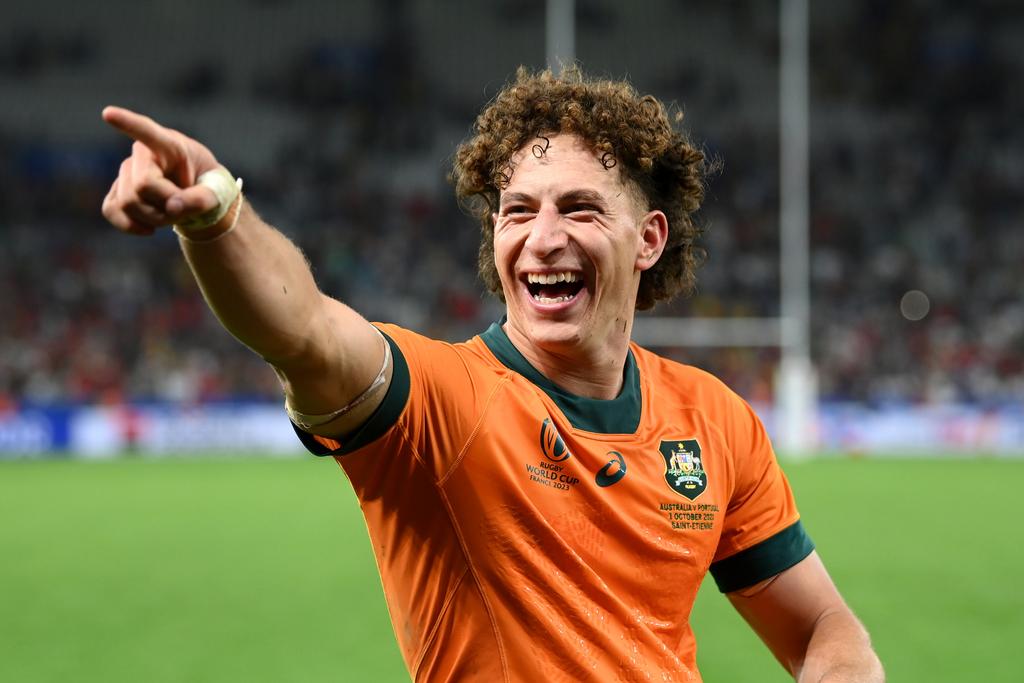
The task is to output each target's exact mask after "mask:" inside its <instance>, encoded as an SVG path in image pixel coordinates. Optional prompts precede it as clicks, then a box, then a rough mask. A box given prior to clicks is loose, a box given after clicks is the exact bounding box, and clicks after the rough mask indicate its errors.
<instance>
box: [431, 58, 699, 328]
mask: <svg viewBox="0 0 1024 683" xmlns="http://www.w3.org/2000/svg"><path fill="white" fill-rule="evenodd" d="M674 119H675V123H677V124H678V123H680V122H681V121H682V114H681V112H677V113H676V115H675V117H674ZM558 133H572V134H575V135H578V136H579V137H580V138H582V139H583V140H584V142H586V143H587V144H588V145H590V146H591V147H592V148H593V150H594V153H595V154H596V155H598V157H599V158H600V160H601V163H602V164H603V165H604V166H605V167H606V168H611V167H612V166H615V165H618V166H619V167H620V171H621V172H622V174H623V177H624V178H625V179H626V180H627V182H630V183H632V184H633V185H634V186H635V189H636V190H639V193H638V196H642V197H644V198H645V199H646V201H647V204H648V207H647V208H648V209H660V210H661V211H663V212H664V213H665V216H666V217H667V218H668V226H669V233H668V242H667V244H666V245H665V251H664V252H663V253H662V255H661V258H660V259H659V260H658V262H657V263H656V264H655V265H654V266H653V267H651V268H650V269H649V270H646V271H644V272H643V274H642V275H641V277H640V290H639V292H638V294H637V301H636V307H637V308H638V309H640V310H646V309H649V308H651V307H653V306H654V304H656V303H657V302H659V301H664V300H668V299H670V298H672V297H673V296H675V295H677V294H680V293H683V294H689V293H691V292H692V291H693V289H694V285H695V282H696V275H695V272H696V269H697V267H698V266H699V265H700V263H701V262H702V261H703V259H704V255H705V252H704V249H703V248H702V247H700V246H698V245H697V244H696V240H697V238H698V237H699V236H700V234H701V232H702V229H701V227H700V226H699V225H698V224H697V223H696V222H695V220H694V213H695V212H696V211H697V209H698V208H699V207H700V203H701V201H702V200H703V198H704V177H705V174H706V173H707V171H708V167H707V164H706V162H705V155H704V153H703V152H702V151H701V150H699V149H697V148H696V147H694V146H693V145H692V144H691V142H690V140H689V138H688V137H687V136H686V134H685V132H683V131H681V130H679V129H677V128H676V127H674V126H673V125H672V122H671V121H670V119H669V115H668V112H667V111H666V109H665V106H664V105H663V104H662V103H661V102H659V101H658V100H657V99H655V98H654V97H653V96H652V95H643V96H641V95H639V94H638V93H637V92H636V90H635V89H634V88H633V86H631V85H630V84H629V83H628V82H626V81H609V80H600V79H593V78H589V77H587V76H585V75H584V74H583V73H582V71H580V69H579V68H578V67H572V68H568V69H566V70H565V71H564V72H563V73H561V74H558V75H556V74H554V73H552V72H551V71H550V70H544V71H540V72H536V73H531V72H530V71H528V70H527V69H526V68H524V67H519V69H518V70H517V72H516V77H515V80H514V81H513V82H511V83H509V84H508V85H506V86H505V87H504V88H503V89H502V90H501V92H499V93H498V95H497V96H496V97H495V98H494V100H492V101H491V103H490V104H489V105H488V106H487V107H486V108H485V109H484V110H483V111H482V112H481V113H480V116H479V117H477V120H476V124H475V126H474V135H473V136H472V137H471V138H469V139H468V140H466V141H465V142H463V143H462V144H461V145H460V146H459V148H458V150H457V151H456V153H455V163H454V167H453V169H452V173H451V179H452V181H453V182H454V183H455V193H456V196H457V197H458V199H459V202H460V204H462V206H463V207H464V208H465V209H466V210H467V211H468V212H469V213H471V214H472V215H474V216H476V217H477V218H478V219H479V220H480V226H481V229H482V239H481V242H480V252H479V261H478V267H479V271H480V278H481V279H482V280H483V281H484V284H485V285H486V286H487V288H488V289H490V291H491V292H493V293H495V294H496V295H498V297H499V298H502V300H504V297H503V295H502V290H501V281H500V280H499V278H498V270H497V268H496V266H495V263H494V221H493V219H492V215H493V214H494V213H495V212H497V210H498V199H499V195H500V193H501V190H502V189H503V188H504V187H505V186H506V185H507V184H508V182H509V180H510V174H511V172H512V169H511V167H510V164H509V160H510V159H511V158H512V155H513V154H515V153H516V152H517V151H518V150H520V149H521V148H522V147H523V146H524V145H525V144H526V143H527V142H528V141H530V140H533V139H536V138H538V137H540V136H545V135H554V134H558Z"/></svg>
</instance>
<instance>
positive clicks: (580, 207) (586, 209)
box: [565, 204, 601, 213]
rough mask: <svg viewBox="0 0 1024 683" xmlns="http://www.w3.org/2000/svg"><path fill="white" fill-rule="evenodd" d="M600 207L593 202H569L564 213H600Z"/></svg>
mask: <svg viewBox="0 0 1024 683" xmlns="http://www.w3.org/2000/svg"><path fill="white" fill-rule="evenodd" d="M600 212H601V209H600V208H599V207H597V206H595V205H593V204H570V205H569V206H567V207H565V213H600Z"/></svg>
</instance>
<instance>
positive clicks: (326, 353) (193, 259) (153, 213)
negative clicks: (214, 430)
mask: <svg viewBox="0 0 1024 683" xmlns="http://www.w3.org/2000/svg"><path fill="white" fill-rule="evenodd" d="M103 119H104V120H105V121H106V122H107V123H108V124H110V125H111V126H113V127H114V128H116V129H118V130H119V131H121V132H122V133H124V134H125V135H127V136H128V137H130V138H132V139H133V140H134V141H135V142H134V143H133V145H132V152H131V156H129V157H128V158H127V159H125V160H124V161H123V162H122V164H121V169H120V173H119V174H118V177H117V179H116V180H115V181H114V183H113V185H112V186H111V188H110V192H109V193H108V194H107V196H106V198H105V199H104V201H103V215H104V217H106V219H107V220H108V221H109V222H110V223H111V224H112V225H113V226H114V227H116V228H117V229H119V230H121V231H123V232H127V233H131V234H137V235H151V234H153V232H154V231H155V230H156V229H157V228H160V227H162V226H169V225H171V224H175V223H176V224H179V225H180V224H182V223H186V222H187V221H189V219H193V218H196V217H200V216H203V215H204V214H208V212H210V211H211V210H214V209H216V208H217V205H218V197H217V195H216V194H215V192H214V191H213V190H212V189H211V188H210V187H209V186H207V185H204V184H198V183H197V179H198V178H199V177H200V176H202V175H203V174H204V173H206V172H207V171H212V170H216V169H218V168H221V166H220V164H219V163H218V162H217V160H216V158H215V157H214V156H213V153H212V152H210V150H209V149H207V148H206V147H205V146H204V145H202V144H200V143H199V142H197V141H196V140H193V139H191V138H189V137H187V136H186V135H183V134H182V133H180V132H178V131H175V130H172V129H169V128H165V127H163V126H161V125H160V124H158V123H157V122H155V121H153V120H152V119H150V118H148V117H146V116H142V115H140V114H136V113H134V112H131V111H129V110H127V109H121V108H119V107H107V108H106V109H104V110H103ZM227 208H228V210H227V212H226V214H225V215H224V216H223V217H222V218H221V219H220V220H219V221H217V222H216V223H215V224H213V225H210V226H209V227H207V228H204V229H198V230H193V231H189V232H185V231H184V230H180V229H179V230H178V234H179V242H180V244H181V249H182V251H183V252H184V254H185V258H186V260H187V261H188V264H189V266H190V267H191V269H192V272H193V274H194V275H195V278H196V281H197V282H198V283H199V287H200V288H201V290H202V292H203V296H204V297H205V298H206V302H207V303H208V304H209V306H210V308H211V309H212V310H213V312H214V313H215V314H216V316H217V318H218V319H219V320H220V322H221V323H222V324H223V325H224V327H225V328H226V329H227V330H228V331H229V332H231V334H233V335H234V336H235V337H236V338H238V339H239V341H241V342H242V343H243V344H245V345H246V346H248V347H249V348H250V349H252V350H253V351H255V352H256V353H258V354H259V355H260V356H262V357H263V358H264V359H266V360H267V362H268V363H270V364H271V365H272V366H273V367H274V369H275V370H276V371H277V374H278V377H279V378H280V379H281V383H282V385H283V387H284V390H285V395H286V397H287V400H288V403H289V405H290V406H291V407H292V408H293V409H294V410H296V411H299V412H300V413H305V414H307V415H323V414H330V413H334V412H335V411H338V410H339V409H341V408H343V407H345V406H346V405H348V404H350V403H351V402H352V401H353V400H354V399H356V398H357V397H360V396H361V395H363V394H364V392H365V391H366V390H367V388H368V387H370V386H371V385H372V384H373V383H374V379H375V377H376V376H377V374H378V372H379V371H380V369H381V367H382V363H384V361H385V342H384V341H383V339H382V338H381V335H380V334H378V333H377V331H376V330H375V329H374V328H373V326H372V325H370V324H369V323H368V322H367V321H366V320H365V319H363V317H362V316H360V315H359V314H358V313H356V312H355V311H354V310H352V309H351V308H349V307H348V306H345V305H344V304H342V303H340V302H338V301H336V300H334V299H332V298H330V297H328V296H326V295H324V294H322V293H321V292H320V291H319V289H318V288H317V286H316V283H315V282H314V281H313V276H312V273H311V272H310V269H309V265H308V263H307V262H306V259H305V257H304V256H303V255H302V253H301V252H300V251H299V250H298V248H296V247H295V245H293V244H292V243H291V242H290V241H289V240H288V238H286V237H285V236H284V235H282V234H281V233H280V232H278V231H277V230H275V229H274V228H272V227H271V226H269V225H268V224H266V223H265V222H263V221H262V220H261V219H260V218H259V216H257V215H256V212H255V211H253V210H252V208H251V207H250V206H249V205H248V203H247V202H246V201H245V199H244V197H243V196H242V195H241V194H239V195H238V197H237V199H235V200H234V202H233V203H232V205H231V206H230V207H227ZM390 373H391V370H390V366H389V367H387V368H385V382H384V383H383V384H378V385H377V386H376V387H375V388H374V389H373V390H372V391H371V393H370V394H369V395H368V396H366V399H365V400H361V401H360V402H359V404H358V406H356V407H355V408H353V409H352V410H351V411H348V412H345V413H344V414H342V415H341V416H339V417H337V418H335V419H332V420H330V421H328V422H325V423H323V424H321V425H319V426H317V427H313V428H310V431H311V432H313V433H317V434H323V435H326V436H344V435H347V434H349V433H351V432H353V431H355V430H356V429H357V428H358V427H359V426H360V425H361V424H362V423H363V422H365V420H366V419H367V418H368V417H369V416H370V414H372V412H373V410H374V409H375V408H376V407H377V406H378V405H379V404H380V402H381V400H383V397H384V394H385V392H386V389H387V386H388V382H389V381H390Z"/></svg>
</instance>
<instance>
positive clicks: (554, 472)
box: [299, 325, 813, 683]
mask: <svg viewBox="0 0 1024 683" xmlns="http://www.w3.org/2000/svg"><path fill="white" fill-rule="evenodd" d="M380 328H381V330H382V331H383V332H384V333H385V334H386V335H387V336H388V338H389V343H391V346H392V351H393V353H394V358H395V371H394V376H393V379H392V384H391V387H390V389H389V390H388V394H387V397H386V398H385V400H384V402H383V403H382V404H381V406H380V408H378V410H377V412H376V413H375V414H374V415H373V416H372V417H371V418H370V420H369V422H368V423H367V424H366V425H365V426H364V427H363V428H362V429H361V430H360V431H359V432H358V433H356V434H355V435H354V436H353V437H351V438H350V439H349V440H348V441H347V442H346V443H344V444H341V443H338V442H337V441H335V440H332V439H325V438H323V437H313V436H310V435H309V434H305V433H302V432H299V434H300V437H301V438H302V440H303V442H304V443H305V444H306V445H307V447H308V448H309V449H310V450H311V451H313V452H314V453H317V454H319V455H335V457H336V458H337V460H338V462H339V463H340V464H341V466H342V468H343V469H344V471H345V473H346V474H347V475H348V478H349V479H350V481H351V483H352V486H353V487H354V488H355V491H356V494H357V496H358V498H359V501H360V504H361V506H362V510H363V514H364V515H365V517H366V524H367V528H368V530H369V534H370V538H371V541H372V544H373V549H374V552H375V554H376V558H377V565H378V567H379V569H380V574H381V580H382V583H383V586H384V594H385V596H386V598H387V602H388V608H389V610H390V613H391V620H392V623H393V625H394V629H395V635H396V637H397V639H398V643H399V646H400V649H401V651H402V655H403V656H404V658H405V662H406V665H407V666H408V668H409V671H410V673H411V674H412V677H413V678H414V679H415V680H417V681H477V680H482V681H507V682H509V683H515V682H518V681H552V682H557V681H565V682H569V681H572V682H578V681H602V682H604V681H699V680H700V675H699V673H698V672H697V666H696V643H695V641H694V636H693V633H692V631H691V629H690V623H689V619H690V610H691V608H692V607H693V602H694V599H695V598H696V595H697V589H698V587H699V586H700V583H701V581H702V580H703V578H704V576H705V574H706V573H707V572H708V570H709V569H710V571H711V573H712V575H713V576H714V577H715V580H716V581H717V583H718V586H719V588H720V589H721V590H723V591H732V590H737V589H739V588H743V587H746V586H749V585H752V584H754V583H757V582H758V581H761V580H763V579H765V578H768V577H770V576H774V575H775V574H777V573H779V572H780V571H782V570H784V569H787V568H789V567H791V566H792V565H794V564H796V563H797V562H799V561H800V560H802V559H803V558H804V557H806V556H807V555H808V554H809V553H810V552H811V550H812V548H813V546H812V545H811V542H810V540H809V539H808V538H807V536H806V534H804V532H803V528H802V526H801V525H800V522H799V515H798V513H797V510H796V506H795V504H794V502H793V496H792V494H791V492H790V488H789V485H788V483H787V482H786V478H785V476H784V475H783V473H782V471H781V470H780V468H779V466H778V463H777V462H776V460H775V456H774V454H773V452H772V448H771V445H770V443H769V441H768V438H767V436H766V434H765V431H764V428H763V427H762V425H761V423H760V421H759V420H758V419H757V417H756V416H755V415H754V413H753V412H752V411H751V409H750V408H749V406H747V404H746V403H745V402H744V401H743V400H742V399H740V398H739V397H738V396H737V395H736V394H734V393H733V392H732V391H730V390H729V389H727V388H726V387H725V386H724V385H723V384H722V383H721V382H719V381H718V380H717V379H715V378H714V377H712V376H711V375H709V374H707V373H705V372H702V371H700V370H697V369H695V368H692V367H689V366H685V365H681V364H679V363H675V362H672V361H669V360H666V359H663V358H661V357H659V356H657V355H655V354H653V353H650V352H648V351H645V350H644V349H642V348H640V347H639V346H636V345H631V347H630V353H629V357H628V359H627V363H626V367H625V369H624V377H623V378H624V383H623V389H622V392H621V394H620V395H619V397H618V398H615V399H612V400H610V401H602V400H596V399H589V398H583V397H578V396H574V395H571V394H568V393H566V392H565V391H563V390H561V389H559V388H558V387H557V386H555V385H554V384H553V383H551V382H550V381H549V380H547V379H546V378H545V377H543V376H542V375H541V374H540V373H539V372H537V371H536V370H535V369H534V368H532V367H531V366H530V365H529V364H528V363H527V362H526V360H525V359H524V358H523V357H522V355H521V354H520V353H519V352H518V350H516V348H515V347H514V346H513V345H512V343H511V342H510V341H509V339H508V337H507V336H506V335H505V333H504V331H503V330H502V329H501V327H500V326H498V325H492V326H491V328H490V329H489V330H487V332H485V333H484V334H482V335H480V336H478V337H474V338H473V339H472V340H470V341H468V342H465V343H462V344H454V345H453V344H447V343H443V342H439V341H435V340H432V339H427V338H425V337H422V336H420V335H417V334H414V333H412V332H409V331H408V330H404V329H402V328H399V327H396V326H393V325H381V326H380Z"/></svg>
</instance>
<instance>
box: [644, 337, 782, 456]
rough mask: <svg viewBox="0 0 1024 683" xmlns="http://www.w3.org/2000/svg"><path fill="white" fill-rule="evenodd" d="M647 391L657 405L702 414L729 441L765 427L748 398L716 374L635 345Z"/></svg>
mask: <svg viewBox="0 0 1024 683" xmlns="http://www.w3.org/2000/svg"><path fill="white" fill-rule="evenodd" d="M631 348H632V350H633V354H634V356H635V357H636V359H637V365H638V367H639V368H640V372H641V375H642V376H643V377H644V382H645V383H646V385H647V392H648V394H649V395H650V396H651V398H652V399H653V401H654V402H655V403H656V404H659V405H661V406H664V407H671V408H674V409H678V410H688V411H693V412H696V413H699V414H700V415H701V416H702V417H703V419H704V420H706V421H707V422H708V423H710V424H711V425H714V428H715V429H716V430H717V431H719V432H720V433H722V435H723V436H724V437H725V439H726V441H727V442H729V443H736V442H737V441H745V440H746V439H748V438H749V437H750V436H751V435H752V434H754V433H759V432H762V431H763V430H764V426H763V425H762V423H761V420H760V418H759V417H758V416H757V414H756V413H755V412H754V410H753V409H752V408H751V407H750V405H749V404H748V403H747V401H746V400H744V399H743V398H742V397H741V396H740V395H739V394H737V393H736V392H735V391H733V390H732V389H731V388H730V387H729V386H728V385H727V384H726V383H725V382H723V381H722V380H721V379H719V378H718V377H716V376H715V375H713V374H711V373H710V372H707V371H706V370H702V369H700V368H697V367H694V366H692V365H686V364H685V363H679V362H677V361H674V360H671V359H669V358H665V357H664V356H660V355H658V354H656V353H653V352H651V351H648V350H647V349H644V348H642V347H640V346H637V345H636V344H632V345H631Z"/></svg>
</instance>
